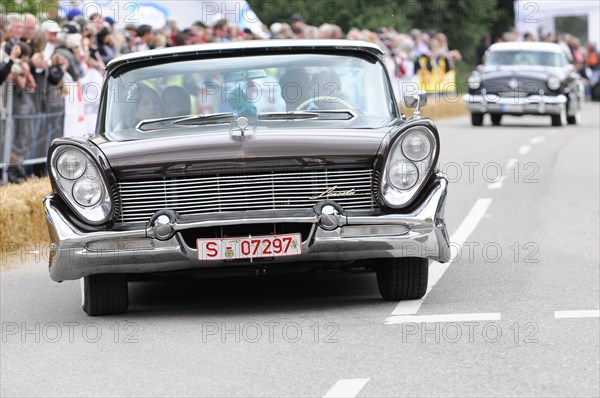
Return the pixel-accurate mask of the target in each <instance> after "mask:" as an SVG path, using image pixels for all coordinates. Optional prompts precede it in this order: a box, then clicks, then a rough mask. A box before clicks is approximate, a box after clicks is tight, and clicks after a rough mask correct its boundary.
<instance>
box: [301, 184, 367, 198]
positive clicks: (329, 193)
mask: <svg viewBox="0 0 600 398" xmlns="http://www.w3.org/2000/svg"><path fill="white" fill-rule="evenodd" d="M336 189H337V185H336V186H334V187H331V188H327V190H325V192H321V193H320V194H318V195H316V196H311V197H309V198H308V199H310V200H318V199H329V198H339V197H346V196H354V195H356V189H354V188H352V189H350V190H348V191H336Z"/></svg>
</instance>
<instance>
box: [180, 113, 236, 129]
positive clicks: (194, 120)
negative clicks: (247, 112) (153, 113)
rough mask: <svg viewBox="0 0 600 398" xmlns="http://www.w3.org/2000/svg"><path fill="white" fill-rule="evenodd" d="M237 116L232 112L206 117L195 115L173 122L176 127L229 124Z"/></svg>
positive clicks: (211, 114)
mask: <svg viewBox="0 0 600 398" xmlns="http://www.w3.org/2000/svg"><path fill="white" fill-rule="evenodd" d="M236 118H237V116H235V114H234V113H233V112H225V113H210V114H208V115H196V116H192V117H186V118H184V119H181V120H176V121H174V122H173V124H174V125H176V126H204V125H207V124H219V123H230V122H234V121H235V120H236Z"/></svg>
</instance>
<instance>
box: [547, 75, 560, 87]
mask: <svg viewBox="0 0 600 398" xmlns="http://www.w3.org/2000/svg"><path fill="white" fill-rule="evenodd" d="M547 84H548V88H549V89H550V90H558V89H559V88H560V79H559V78H558V77H556V76H550V77H549V78H548V82H547Z"/></svg>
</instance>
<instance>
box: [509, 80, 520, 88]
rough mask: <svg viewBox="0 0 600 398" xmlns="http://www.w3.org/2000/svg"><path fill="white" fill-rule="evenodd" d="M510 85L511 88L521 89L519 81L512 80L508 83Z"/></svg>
mask: <svg viewBox="0 0 600 398" xmlns="http://www.w3.org/2000/svg"><path fill="white" fill-rule="evenodd" d="M508 85H509V86H510V88H517V87H519V82H518V81H517V79H512V80H511V81H510V82H508Z"/></svg>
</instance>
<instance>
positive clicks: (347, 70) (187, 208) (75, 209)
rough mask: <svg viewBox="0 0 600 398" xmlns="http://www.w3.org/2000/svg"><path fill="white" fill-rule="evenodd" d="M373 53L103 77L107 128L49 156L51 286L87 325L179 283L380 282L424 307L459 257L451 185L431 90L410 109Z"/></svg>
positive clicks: (140, 56)
mask: <svg viewBox="0 0 600 398" xmlns="http://www.w3.org/2000/svg"><path fill="white" fill-rule="evenodd" d="M382 55H383V53H382V51H381V49H380V48H379V47H377V46H375V45H372V44H369V43H362V42H350V41H327V40H322V41H272V42H258V41H254V42H244V43H229V44H211V45H201V46H186V47H180V48H177V49H166V50H156V51H150V52H144V53H137V54H131V55H127V56H124V57H122V58H119V59H116V60H114V61H112V62H111V63H110V64H109V65H108V68H107V77H106V80H105V82H104V87H103V91H102V98H101V108H100V109H101V110H100V114H99V119H98V124H97V131H96V133H95V135H94V136H92V137H90V138H89V139H87V140H82V139H69V138H63V139H59V140H57V141H55V142H54V143H53V145H52V146H51V148H50V151H49V154H48V164H49V170H50V176H51V181H52V186H53V193H52V194H51V195H49V196H48V197H46V198H45V200H44V205H45V210H46V214H47V219H48V228H49V231H50V236H51V241H52V244H51V256H50V276H51V278H52V279H54V280H56V281H64V280H75V279H81V283H82V294H83V309H84V310H85V312H86V313H88V314H89V315H104V314H116V313H122V312H125V311H126V310H127V307H128V281H129V280H131V278H134V277H135V276H136V275H138V276H139V275H140V274H152V275H155V274H161V275H162V274H164V273H166V274H171V273H172V271H176V272H177V273H178V274H179V273H181V272H191V273H198V272H199V273H202V274H207V273H216V274H219V273H220V274H228V275H231V274H244V273H251V274H253V275H254V274H258V275H262V274H265V273H266V274H269V273H273V272H282V271H291V270H298V269H315V268H337V269H350V268H353V267H356V268H362V269H368V270H375V271H376V273H377V282H378V285H379V290H380V292H381V295H382V296H383V297H384V298H385V299H388V300H403V299H418V298H420V297H422V296H423V295H424V294H425V292H426V289H427V279H428V266H429V260H436V261H440V262H447V261H448V259H449V256H450V253H449V241H448V234H447V232H446V226H445V223H444V203H445V199H446V192H447V179H446V177H445V176H444V175H443V174H441V173H439V172H438V171H437V169H436V165H437V161H438V154H439V151H440V144H439V142H440V141H439V137H438V132H437V129H436V127H435V125H434V123H433V122H432V121H431V120H429V119H427V118H421V117H419V116H418V114H419V112H418V107H419V106H421V105H424V103H425V101H426V97H425V96H424V94H420V93H416V94H414V95H409V96H407V98H406V99H405V102H406V103H407V105H408V106H411V107H416V108H417V111H416V112H415V115H414V116H412V117H411V118H406V117H404V116H403V115H402V114H401V113H400V112H399V109H398V106H397V103H396V100H395V98H394V94H393V90H392V88H391V85H390V80H389V78H388V75H387V73H386V69H385V66H384V64H383V62H382Z"/></svg>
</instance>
